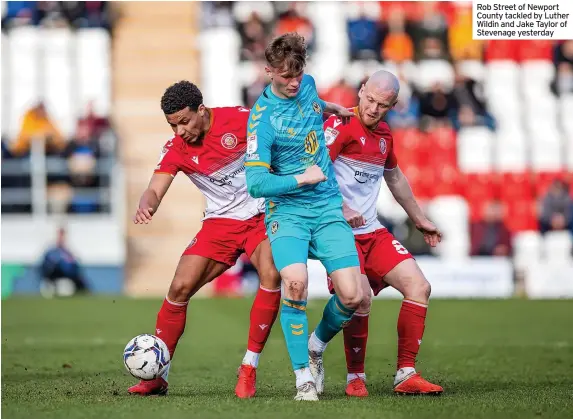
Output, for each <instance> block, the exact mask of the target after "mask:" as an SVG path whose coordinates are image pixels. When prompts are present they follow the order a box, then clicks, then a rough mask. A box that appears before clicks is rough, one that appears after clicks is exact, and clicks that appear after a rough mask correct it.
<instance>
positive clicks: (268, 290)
mask: <svg viewBox="0 0 573 419" xmlns="http://www.w3.org/2000/svg"><path fill="white" fill-rule="evenodd" d="M259 288H260V289H262V290H263V291H266V292H281V289H280V288H277V289H276V290H270V289H268V288H265V287H263V286H262V285H260V286H259Z"/></svg>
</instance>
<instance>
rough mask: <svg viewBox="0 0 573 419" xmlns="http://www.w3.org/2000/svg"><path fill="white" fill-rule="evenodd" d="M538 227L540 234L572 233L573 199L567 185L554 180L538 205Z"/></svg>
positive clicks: (561, 181)
mask: <svg viewBox="0 0 573 419" xmlns="http://www.w3.org/2000/svg"><path fill="white" fill-rule="evenodd" d="M539 213H540V217H539V227H540V230H541V233H546V232H548V231H561V230H569V231H571V232H572V233H573V199H572V198H571V196H570V195H569V185H567V183H565V182H564V181H563V180H560V179H555V180H554V181H553V183H552V184H551V186H550V187H549V190H548V191H547V194H546V195H545V197H543V199H542V200H541V203H540V211H539Z"/></svg>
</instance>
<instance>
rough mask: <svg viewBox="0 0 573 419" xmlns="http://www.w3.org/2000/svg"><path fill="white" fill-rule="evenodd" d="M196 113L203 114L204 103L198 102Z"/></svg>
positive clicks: (201, 115)
mask: <svg viewBox="0 0 573 419" xmlns="http://www.w3.org/2000/svg"><path fill="white" fill-rule="evenodd" d="M197 113H198V114H199V116H200V117H203V116H204V115H205V105H203V104H200V105H199V107H198V108H197Z"/></svg>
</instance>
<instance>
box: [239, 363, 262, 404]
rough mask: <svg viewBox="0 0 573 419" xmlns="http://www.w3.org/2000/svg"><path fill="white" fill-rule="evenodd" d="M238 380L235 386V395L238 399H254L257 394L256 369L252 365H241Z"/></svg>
mask: <svg viewBox="0 0 573 419" xmlns="http://www.w3.org/2000/svg"><path fill="white" fill-rule="evenodd" d="M238 375H239V379H238V380H237V385H236V386H235V394H236V395H237V397H238V398H240V399H249V398H251V397H255V393H256V392H257V387H256V384H257V369H256V368H255V367H253V366H252V365H245V364H243V365H241V366H240V367H239V371H238Z"/></svg>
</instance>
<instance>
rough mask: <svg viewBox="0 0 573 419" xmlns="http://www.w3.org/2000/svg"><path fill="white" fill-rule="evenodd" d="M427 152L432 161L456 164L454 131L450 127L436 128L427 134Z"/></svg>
mask: <svg viewBox="0 0 573 419" xmlns="http://www.w3.org/2000/svg"><path fill="white" fill-rule="evenodd" d="M427 145H428V147H427V153H428V154H430V155H431V157H432V161H435V162H438V163H439V164H444V165H449V164H453V165H457V151H456V132H455V131H454V130H453V129H451V128H437V129H435V130H433V131H431V132H429V133H428V135H427Z"/></svg>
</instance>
